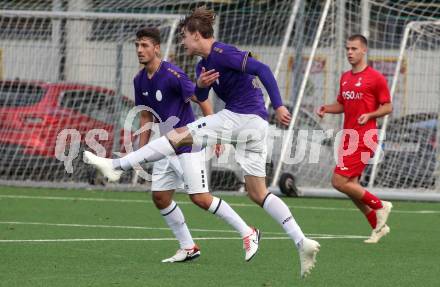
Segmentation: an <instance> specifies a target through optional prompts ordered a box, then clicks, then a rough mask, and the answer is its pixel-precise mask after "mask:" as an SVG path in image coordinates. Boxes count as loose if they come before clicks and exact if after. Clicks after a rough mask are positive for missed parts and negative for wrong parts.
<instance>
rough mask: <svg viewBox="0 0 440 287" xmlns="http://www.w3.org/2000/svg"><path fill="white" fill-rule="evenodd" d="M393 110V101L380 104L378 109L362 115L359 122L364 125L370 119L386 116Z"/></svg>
mask: <svg viewBox="0 0 440 287" xmlns="http://www.w3.org/2000/svg"><path fill="white" fill-rule="evenodd" d="M392 111H393V105H392V104H391V103H385V104H383V105H380V106H379V108H378V109H377V110H376V111H374V112H372V113H368V114H363V115H361V116H360V117H359V118H358V123H359V124H361V125H364V124H366V123H367V122H368V121H369V120H371V119H375V118H380V117H383V116H386V115H388V114H390V113H391V112H392Z"/></svg>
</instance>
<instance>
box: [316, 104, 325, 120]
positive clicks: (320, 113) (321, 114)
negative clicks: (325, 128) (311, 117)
mask: <svg viewBox="0 0 440 287" xmlns="http://www.w3.org/2000/svg"><path fill="white" fill-rule="evenodd" d="M316 114H317V115H318V116H319V117H320V118H322V117H324V115H325V106H320V107H319V108H318V109H317V110H316Z"/></svg>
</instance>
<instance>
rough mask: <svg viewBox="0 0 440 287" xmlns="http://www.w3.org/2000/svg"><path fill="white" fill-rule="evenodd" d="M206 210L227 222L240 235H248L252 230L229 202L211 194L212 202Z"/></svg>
mask: <svg viewBox="0 0 440 287" xmlns="http://www.w3.org/2000/svg"><path fill="white" fill-rule="evenodd" d="M208 210H209V211H210V212H212V213H213V214H215V215H217V216H218V217H220V218H221V219H223V220H224V221H226V222H227V223H229V225H231V226H232V227H233V228H234V229H235V230H237V231H238V232H239V233H240V235H241V237H245V236H248V235H249V234H251V233H252V232H253V230H252V228H250V227H249V226H248V225H247V224H246V223H245V222H244V220H243V219H242V218H241V217H240V216H239V215H238V214H237V213H236V212H235V211H234V210H233V209H232V208H231V207H230V206H229V204H228V203H227V202H226V201H224V200H221V199H220V198H218V197H215V196H213V198H212V203H211V205H210V206H209V208H208Z"/></svg>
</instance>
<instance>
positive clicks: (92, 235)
mask: <svg viewBox="0 0 440 287" xmlns="http://www.w3.org/2000/svg"><path fill="white" fill-rule="evenodd" d="M219 196H220V197H222V198H223V199H224V200H226V201H227V202H229V203H230V205H231V206H232V207H233V208H234V209H235V210H236V211H237V212H238V213H239V214H240V215H241V216H242V217H243V218H244V219H245V220H246V221H247V222H248V223H249V224H251V225H255V226H256V227H258V228H260V229H261V231H262V241H261V244H260V250H259V252H258V254H257V255H256V256H255V258H254V259H253V260H252V261H250V262H245V261H244V252H243V250H242V241H241V239H240V236H239V235H238V234H237V233H235V232H234V231H233V230H232V229H231V228H230V227H229V226H228V225H227V224H225V223H224V222H223V221H221V220H220V219H217V218H216V217H215V216H214V215H212V214H210V213H208V212H206V211H203V210H201V209H199V208H198V207H196V206H195V205H193V204H192V203H191V202H190V201H189V198H188V197H187V196H186V195H184V194H177V195H176V197H175V199H176V201H178V203H179V204H180V207H181V209H182V210H183V212H184V214H185V217H186V221H187V223H188V225H189V227H190V229H191V231H192V235H193V237H194V238H195V240H196V242H197V243H198V245H199V246H200V248H201V252H202V255H201V257H200V258H198V259H197V260H195V261H193V262H188V263H183V264H182V263H180V264H164V263H161V260H162V259H163V258H166V257H169V256H171V255H172V254H174V252H175V251H176V249H177V248H178V244H177V241H175V240H174V238H173V235H172V233H171V231H170V230H168V229H167V227H166V225H165V222H164V220H163V218H162V217H161V215H160V214H159V212H158V211H157V210H156V209H155V207H154V205H153V204H152V202H151V198H150V194H149V193H140V192H109V191H90V190H54V189H31V188H10V187H0V286H8V287H12V286H20V287H25V286H32V287H36V286H63V287H65V286H75V287H78V286H215V287H221V286H265V287H269V286H336V287H342V286H355V287H361V286H368V287H370V286H399V287H401V286H421V287H426V286H439V283H438V282H439V279H438V274H439V273H440V227H439V226H440V205H439V204H438V203H414V202H394V209H393V212H392V214H391V217H390V220H389V225H390V227H391V233H390V234H389V235H388V236H387V237H385V238H384V239H383V241H381V242H380V243H379V244H376V245H367V244H364V243H363V240H364V239H365V238H366V236H368V235H369V234H370V229H369V226H368V224H367V222H366V220H365V219H364V218H363V216H362V215H361V214H360V212H358V211H356V210H355V208H354V206H353V204H352V203H351V202H350V201H348V200H335V199H333V200H332V199H304V198H302V199H299V198H296V199H295V198H283V199H284V200H285V202H286V203H287V204H288V205H289V207H290V208H291V210H292V212H293V214H294V216H295V218H296V220H297V221H298V222H299V223H300V225H301V227H302V229H303V231H304V232H305V233H306V234H308V235H309V236H310V237H312V238H316V240H318V241H319V242H320V244H321V252H320V253H319V254H318V263H317V266H316V267H315V269H314V270H313V272H312V274H311V276H310V277H308V278H307V279H305V280H302V279H300V278H299V260H298V255H297V252H296V250H295V247H294V246H293V244H292V242H291V241H290V240H288V239H287V238H286V236H285V234H284V233H283V230H282V229H281V227H280V226H279V225H278V224H277V223H276V222H275V221H273V220H272V219H271V218H270V217H269V215H267V214H266V213H265V212H264V211H263V210H262V209H261V208H260V207H258V206H257V205H255V204H253V203H252V202H251V201H250V200H249V199H248V198H247V197H245V196H227V195H219Z"/></svg>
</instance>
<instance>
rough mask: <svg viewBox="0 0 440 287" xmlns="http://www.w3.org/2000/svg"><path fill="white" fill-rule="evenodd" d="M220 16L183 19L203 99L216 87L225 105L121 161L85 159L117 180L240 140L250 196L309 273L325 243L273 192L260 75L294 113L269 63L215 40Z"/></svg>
mask: <svg viewBox="0 0 440 287" xmlns="http://www.w3.org/2000/svg"><path fill="white" fill-rule="evenodd" d="M214 19H215V13H214V12H213V11H211V10H208V9H206V8H204V7H200V8H197V9H195V10H194V11H193V12H192V13H191V14H190V15H188V16H187V17H185V18H184V19H183V20H182V21H181V23H180V31H181V35H182V42H183V45H184V47H185V49H186V51H187V53H188V54H189V55H198V56H201V57H202V59H201V61H200V62H199V63H198V65H197V68H196V72H197V77H198V78H197V87H196V89H195V94H196V97H197V99H198V100H199V101H204V100H206V99H207V98H208V93H209V90H210V89H211V88H213V89H214V91H215V93H216V94H217V96H218V97H219V98H220V99H222V100H223V101H224V102H225V109H224V110H222V111H220V112H218V113H216V114H213V115H209V116H206V117H203V118H200V119H198V120H196V121H195V122H192V123H190V124H188V125H186V126H185V127H180V128H177V129H175V130H173V131H171V132H169V133H168V134H167V135H166V136H164V137H161V138H159V139H157V140H154V141H152V142H150V143H149V144H148V145H146V146H144V147H142V148H141V149H139V150H137V151H135V152H133V153H130V154H128V155H126V156H125V157H122V158H120V159H116V160H112V159H105V158H100V157H97V156H95V155H93V154H91V153H88V152H86V153H85V155H84V157H85V160H86V161H87V162H89V163H91V164H93V165H94V166H95V167H96V168H98V169H99V170H100V171H101V172H102V173H103V174H104V175H105V176H107V177H109V178H116V179H117V178H118V177H119V176H120V173H121V169H122V170H127V169H130V168H131V165H133V164H134V163H139V162H144V161H148V162H153V161H157V160H160V159H162V158H164V157H165V156H168V155H173V154H175V151H177V150H178V149H179V148H180V147H182V146H189V145H192V144H195V145H198V146H207V145H215V144H217V143H218V142H229V143H233V144H235V145H236V149H237V152H236V160H237V162H238V163H239V164H240V166H241V167H242V169H243V170H244V173H245V184H246V190H247V192H248V195H249V197H250V198H251V199H252V200H253V201H254V202H255V203H257V204H259V205H260V206H261V207H263V209H264V210H266V212H267V213H269V214H270V215H271V216H272V218H274V219H275V220H276V221H277V222H278V223H279V224H280V225H281V226H282V227H283V229H284V230H285V232H286V233H287V235H288V236H289V237H290V238H291V239H292V240H293V241H294V243H295V246H296V247H297V249H298V252H299V257H300V264H301V276H302V277H305V276H307V275H308V274H309V273H310V271H311V269H312V268H313V267H314V266H315V261H316V254H317V253H318V251H319V247H320V246H319V243H318V242H316V241H314V240H311V239H309V238H307V237H305V235H304V233H303V232H302V230H301V228H300V227H299V225H298V224H297V222H296V221H295V219H294V218H293V216H292V213H291V212H290V210H289V208H288V206H287V205H286V204H285V203H284V202H283V201H282V200H281V199H280V198H278V197H277V196H276V195H274V194H271V193H270V192H268V191H267V188H266V184H265V176H266V172H265V163H266V156H267V150H266V149H267V146H266V138H267V131H268V122H267V111H266V109H265V106H264V98H263V93H262V91H261V89H260V87H259V85H258V81H257V78H256V76H258V78H259V79H260V81H261V82H262V83H263V85H264V86H265V88H266V90H267V92H268V94H269V97H270V99H271V102H272V105H273V107H274V109H275V112H276V118H277V120H278V121H279V122H281V123H282V124H284V125H288V124H289V122H290V113H289V112H288V110H287V109H286V107H284V106H283V104H282V101H281V97H280V93H279V89H278V85H277V83H276V80H275V78H274V76H273V74H272V72H271V71H270V69H269V67H268V66H267V65H265V64H263V63H261V62H259V61H257V60H255V59H253V58H252V57H251V55H250V53H249V52H246V51H241V50H239V49H237V48H236V47H234V46H231V45H227V44H224V43H221V42H216V41H215V39H214V37H213V35H214V31H213V24H214Z"/></svg>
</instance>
